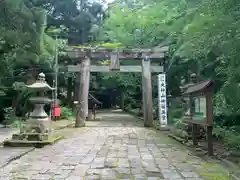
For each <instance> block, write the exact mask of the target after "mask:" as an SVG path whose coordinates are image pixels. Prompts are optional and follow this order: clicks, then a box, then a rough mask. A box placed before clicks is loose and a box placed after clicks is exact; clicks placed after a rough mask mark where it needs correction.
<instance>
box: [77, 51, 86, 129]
mask: <svg viewBox="0 0 240 180" xmlns="http://www.w3.org/2000/svg"><path fill="white" fill-rule="evenodd" d="M79 81H80V82H79V90H78V108H77V116H76V121H75V127H83V126H85V120H86V117H87V116H88V94H89V84H90V58H89V57H87V56H86V57H85V58H84V59H83V60H82V61H81V70H80V78H79Z"/></svg>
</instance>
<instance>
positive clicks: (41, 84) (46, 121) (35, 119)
mask: <svg viewBox="0 0 240 180" xmlns="http://www.w3.org/2000/svg"><path fill="white" fill-rule="evenodd" d="M27 88H29V89H31V90H32V91H34V92H36V93H37V96H36V97H31V98H30V99H29V101H30V102H31V103H32V104H33V105H35V108H34V110H33V111H32V112H31V113H30V117H29V119H28V121H27V126H26V129H25V131H26V132H31V133H49V131H50V122H51V120H50V117H49V116H48V115H47V113H46V112H45V110H44V106H45V105H46V104H49V103H50V102H51V99H49V98H48V97H46V96H45V93H46V92H47V91H50V90H54V88H51V87H50V86H49V85H48V84H47V82H46V81H45V74H43V73H40V74H39V75H38V79H37V81H36V82H35V83H33V84H32V85H29V86H27Z"/></svg>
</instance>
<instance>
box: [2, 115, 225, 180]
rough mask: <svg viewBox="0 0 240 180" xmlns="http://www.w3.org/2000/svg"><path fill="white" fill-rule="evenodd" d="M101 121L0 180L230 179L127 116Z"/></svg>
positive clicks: (216, 167) (35, 155)
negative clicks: (21, 179)
mask: <svg viewBox="0 0 240 180" xmlns="http://www.w3.org/2000/svg"><path fill="white" fill-rule="evenodd" d="M99 116H100V117H101V119H102V120H101V121H99V122H87V127H85V128H80V129H73V128H68V129H65V130H63V133H64V134H68V133H69V134H70V135H69V136H68V137H67V138H66V139H64V140H61V141H59V142H58V143H56V144H54V145H52V146H47V147H44V148H43V149H37V150H35V151H33V152H30V153H29V154H27V155H26V156H24V157H22V158H21V159H19V160H16V161H14V162H12V163H11V164H9V165H8V166H6V167H5V168H4V169H2V170H1V172H0V179H4V180H8V179H20V178H23V179H24V178H25V179H32V180H34V179H36V180H37V179H39V180H40V179H44V180H45V179H55V180H62V179H65V180H81V179H84V180H88V179H95V180H97V179H103V180H108V179H109V180H114V179H136V180H137V179H138V180H141V179H148V180H157V179H169V180H183V179H186V180H201V179H206V180H208V179H209V180H214V179H216V180H217V179H219V180H229V177H228V172H227V171H226V169H224V168H223V167H222V166H221V165H219V164H216V163H212V162H206V161H204V160H202V159H200V158H198V157H196V156H194V155H191V153H190V152H189V151H188V150H187V149H186V148H184V147H182V146H181V145H180V144H178V143H176V142H175V141H173V140H171V139H169V138H168V137H166V136H165V135H163V134H161V132H157V131H155V130H152V129H147V128H144V127H143V126H142V122H141V121H139V120H138V119H136V118H134V117H132V116H131V115H128V114H125V113H119V112H102V113H100V114H99ZM73 131H74V133H73ZM70 132H71V133H70Z"/></svg>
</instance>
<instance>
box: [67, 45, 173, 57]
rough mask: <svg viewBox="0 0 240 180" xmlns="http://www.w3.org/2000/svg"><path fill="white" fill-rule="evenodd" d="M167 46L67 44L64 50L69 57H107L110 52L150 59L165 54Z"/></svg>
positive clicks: (122, 55)
mask: <svg viewBox="0 0 240 180" xmlns="http://www.w3.org/2000/svg"><path fill="white" fill-rule="evenodd" d="M168 48H169V47H168V46H162V47H154V48H151V49H139V48H138V49H128V48H102V47H99V48H94V47H77V46H69V47H68V48H67V49H66V51H67V53H68V55H69V56H70V58H85V57H86V56H87V57H89V58H91V60H94V59H95V60H100V59H108V58H109V57H110V55H111V54H116V53H118V54H119V59H121V60H123V59H143V58H145V57H146V56H149V57H150V58H151V59H160V58H163V57H164V56H165V53H166V52H167V51H168Z"/></svg>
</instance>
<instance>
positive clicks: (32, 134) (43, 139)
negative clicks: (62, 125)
mask: <svg viewBox="0 0 240 180" xmlns="http://www.w3.org/2000/svg"><path fill="white" fill-rule="evenodd" d="M26 87H27V88H28V89H29V90H30V91H31V92H32V93H33V94H35V96H34V97H31V98H30V99H29V102H30V103H32V104H33V105H34V106H35V107H34V109H33V111H32V112H31V113H30V116H29V119H28V120H27V121H26V125H25V126H24V127H23V129H21V130H20V133H19V134H13V136H12V139H11V140H8V139H7V140H5V141H4V146H35V147H43V146H44V145H47V144H52V143H54V142H55V141H57V140H59V139H61V138H62V136H58V137H54V136H53V133H52V131H51V118H50V117H49V116H48V115H47V113H46V112H45V110H44V106H45V105H46V104H50V103H51V99H49V98H48V97H46V96H45V93H46V92H47V91H52V90H54V88H51V87H50V86H49V85H48V84H47V82H46V81H45V74H43V73H40V74H39V75H38V79H37V81H36V82H35V83H33V84H32V85H28V86H26Z"/></svg>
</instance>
